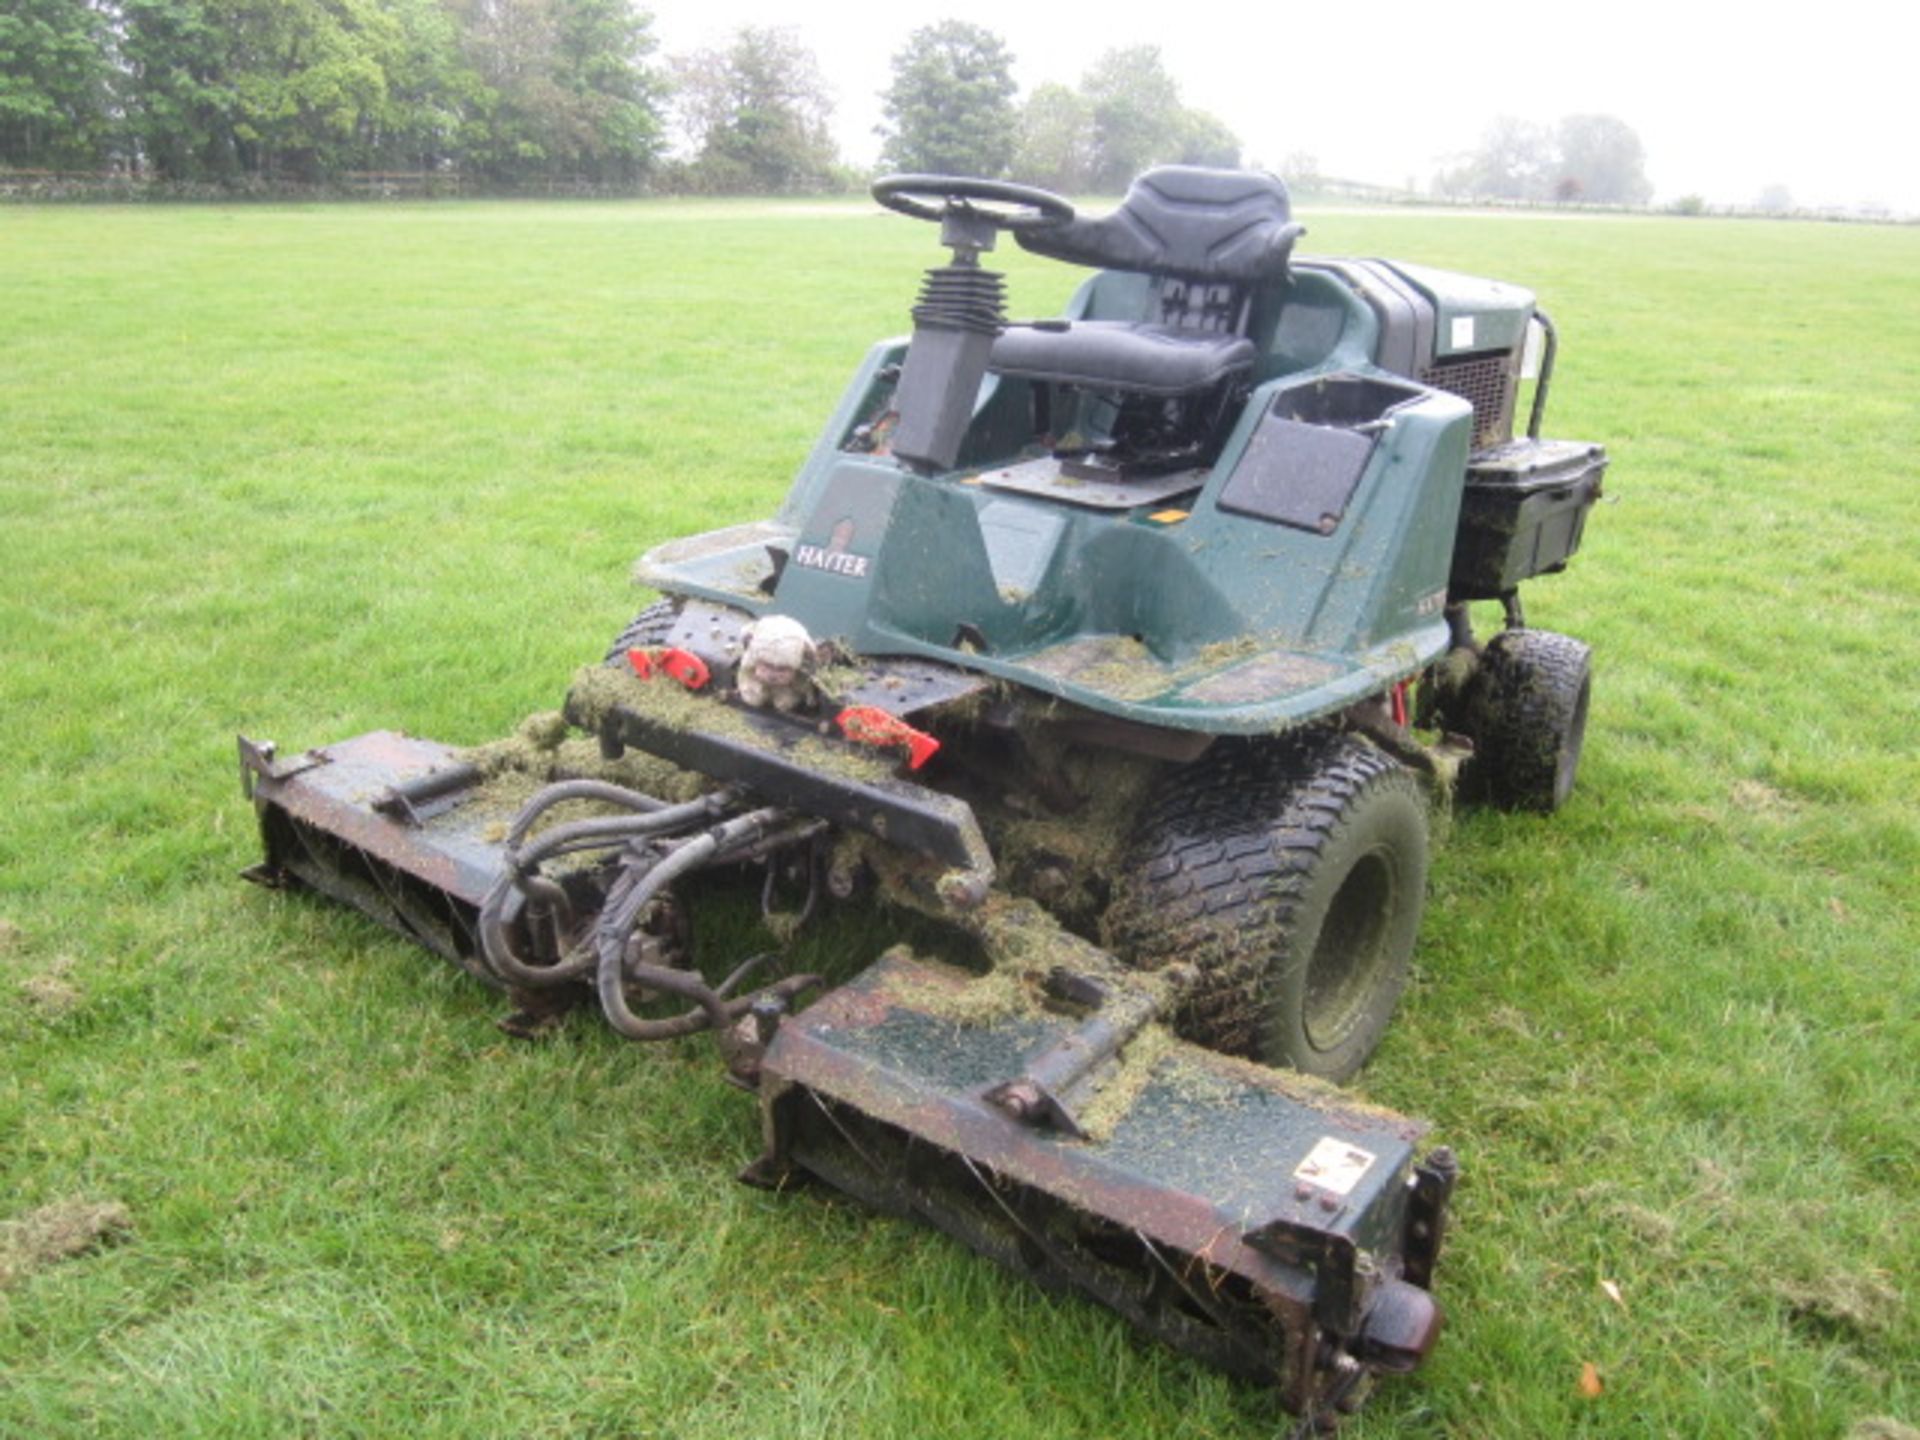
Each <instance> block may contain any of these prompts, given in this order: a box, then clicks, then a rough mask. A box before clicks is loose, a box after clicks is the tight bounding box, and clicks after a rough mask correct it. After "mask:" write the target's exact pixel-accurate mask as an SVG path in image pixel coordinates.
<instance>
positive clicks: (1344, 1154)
mask: <svg viewBox="0 0 1920 1440" xmlns="http://www.w3.org/2000/svg"><path fill="white" fill-rule="evenodd" d="M1377 1158H1378V1157H1377V1156H1376V1155H1374V1154H1373V1152H1372V1151H1370V1150H1362V1149H1361V1148H1360V1147H1359V1146H1358V1145H1352V1144H1349V1143H1348V1142H1347V1141H1345V1140H1336V1139H1335V1138H1334V1137H1333V1136H1331V1135H1322V1136H1321V1137H1320V1138H1319V1139H1318V1140H1317V1141H1315V1142H1314V1146H1313V1149H1311V1150H1309V1151H1308V1152H1307V1158H1306V1159H1304V1160H1302V1161H1301V1162H1300V1163H1299V1165H1298V1166H1296V1167H1295V1169H1294V1172H1293V1178H1294V1179H1296V1180H1304V1181H1306V1182H1307V1183H1308V1184H1309V1185H1318V1186H1319V1187H1320V1188H1321V1189H1322V1190H1331V1191H1332V1192H1333V1193H1334V1194H1335V1195H1350V1194H1352V1193H1353V1187H1354V1186H1356V1185H1358V1184H1359V1183H1360V1177H1361V1176H1363V1175H1365V1174H1366V1173H1367V1171H1368V1170H1370V1169H1372V1168H1373V1162H1374V1161H1375V1160H1376V1159H1377Z"/></svg>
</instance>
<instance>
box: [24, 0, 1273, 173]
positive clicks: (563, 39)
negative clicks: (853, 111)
mask: <svg viewBox="0 0 1920 1440" xmlns="http://www.w3.org/2000/svg"><path fill="white" fill-rule="evenodd" d="M1012 66H1013V55H1012V53H1011V52H1010V51H1009V49H1008V48H1007V45H1006V42H1005V41H1004V40H1003V39H1001V37H999V36H998V35H996V34H994V33H993V32H992V31H990V30H987V29H985V28H983V27H981V26H978V25H973V24H969V23H966V22H963V21H957V20H949V21H943V22H941V23H939V24H936V25H930V26H926V27H924V28H922V29H920V30H917V31H915V32H914V34H913V35H912V36H911V37H909V39H908V40H907V42H906V43H905V45H904V46H903V47H902V48H901V49H900V51H899V53H898V54H897V55H895V57H894V59H893V64H892V74H891V83H890V84H889V85H888V86H887V88H886V89H885V91H884V92H883V93H882V97H881V98H882V106H883V113H884V116H885V119H884V123H883V125H882V127H881V138H882V141H883V151H882V157H883V164H884V165H885V166H886V167H887V168H891V169H901V170H915V171H925V172H932V173H945V174H966V175H980V176H985V177H988V178H996V177H999V176H1003V175H1007V174H1010V173H1011V174H1017V175H1018V176H1019V177H1020V178H1021V179H1023V180H1026V181H1029V182H1031V183H1035V184H1040V185H1046V186H1049V187H1051V188H1053V189H1057V190H1066V191H1073V192H1084V191H1088V190H1118V189H1120V188H1122V187H1124V185H1125V184H1126V182H1127V181H1128V180H1129V179H1131V177H1132V176H1133V175H1135V174H1136V173H1138V172H1139V171H1140V170H1142V169H1145V168H1146V167H1147V166H1149V165H1152V164H1156V163H1160V162H1165V161H1184V162H1188V163H1196V164H1214V165H1232V164H1236V163H1238V161H1239V157H1240V145H1239V141H1238V140H1237V139H1236V137H1235V136H1234V135H1233V134H1232V132H1231V131H1229V130H1228V129H1227V127H1226V126H1225V125H1223V124H1222V123H1221V122H1220V121H1219V120H1218V119H1217V118H1215V117H1214V116H1211V115H1209V114H1207V113H1206V112H1204V111H1201V110H1198V109H1194V108H1192V107H1190V106H1188V105H1187V104H1186V103H1185V101H1184V100H1183V99H1182V97H1181V95H1180V91H1179V87H1178V85H1177V84H1176V83H1175V82H1174V80H1173V78H1172V77H1171V76H1170V75H1169V74H1168V73H1167V71H1166V68H1165V66H1164V64H1163V63H1162V61H1161V58H1160V53H1159V50H1158V48H1157V47H1154V46H1134V47H1128V48H1121V49H1115V50H1111V51H1108V52H1107V53H1106V54H1104V55H1102V56H1100V57H1098V58H1097V59H1096V60H1095V62H1094V63H1093V64H1092V66H1090V67H1089V69H1088V70H1087V71H1086V73H1085V74H1084V75H1083V76H1081V77H1080V79H1079V82H1078V83H1077V85H1072V86H1069V85H1066V84H1062V83H1048V84H1044V85H1041V86H1039V87H1038V88H1036V89H1035V90H1034V91H1033V93H1032V94H1030V95H1028V96H1026V97H1025V98H1024V99H1022V98H1021V97H1020V96H1019V94H1018V87H1017V86H1016V84H1015V82H1014V79H1013V73H1012ZM831 119H832V102H831V98H830V96H829V93H828V90H827V87H826V84H825V82H824V81H823V79H822V77H821V74H820V69H819V66H818V63H817V61H816V60H815V58H814V56H813V54H812V53H811V52H810V51H809V50H808V49H807V48H806V46H805V45H804V44H802V43H801V42H800V40H799V38H798V37H797V35H796V34H795V32H794V31H792V30H790V29H782V28H765V27H752V26H749V27H745V28H742V29H740V30H738V31H737V32H735V33H734V34H733V36H732V37H731V38H730V39H729V40H728V41H727V42H726V43H724V44H722V45H719V46H717V47H714V48H712V49H709V50H702V51H697V52H694V53H691V54H684V55H673V56H663V55H661V54H660V53H659V51H658V46H657V44H656V42H655V39H654V36H653V33H652V21H651V17H650V15H648V13H647V12H645V11H643V10H640V9H638V8H636V7H635V6H634V4H633V3H632V0H6V5H5V8H4V9H0V168H9V169H16V170H21V169H24V170H53V171H102V170H105V171H113V172H119V173H125V174H129V175H135V176H140V177H143V178H150V179H155V180H160V181H172V182H186V183H212V184H217V185H246V184H249V183H262V182H264V183H273V184H295V185H326V184H328V183H331V182H334V181H337V180H339V179H340V178H341V177H343V176H347V175H352V174H361V173H366V172H376V173H377V172H407V173H414V174H448V175H457V176H458V177H459V178H460V180H461V182H462V184H463V185H468V186H474V187H478V188H487V187H498V188H501V189H511V188H514V187H517V186H524V185H529V184H537V183H539V182H541V181H543V180H549V179H554V178H564V179H566V180H568V181H570V182H584V183H587V184H592V185H596V186H602V187H607V188H615V189H628V190H633V191H641V190H667V191H682V192H692V193H704V194H739V193H754V194H804V193H820V192H825V191H832V190H841V189H849V188H856V187H857V186H859V185H860V184H861V183H862V182H863V181H864V178H865V177H864V175H863V174H861V173H858V172H856V171H855V170H853V168H852V167H849V166H848V165H846V164H845V163H844V162H843V161H842V159H841V157H840V156H839V155H838V153H837V151H836V147H835V145H834V143H833V139H832V135H831V132H830V129H829V125H830V121H831Z"/></svg>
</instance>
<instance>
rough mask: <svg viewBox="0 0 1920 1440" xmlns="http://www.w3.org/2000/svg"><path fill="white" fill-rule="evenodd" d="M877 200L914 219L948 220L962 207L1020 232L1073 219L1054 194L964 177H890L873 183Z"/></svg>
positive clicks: (997, 226)
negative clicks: (948, 217)
mask: <svg viewBox="0 0 1920 1440" xmlns="http://www.w3.org/2000/svg"><path fill="white" fill-rule="evenodd" d="M873 198H874V199H876V200H878V201H879V202H880V203H881V204H882V205H884V206H886V207H887V209H889V210H898V211H899V212H900V213H901V214H902V215H911V216H913V218H914V219H916V220H936V221H944V220H945V219H946V218H947V216H948V215H949V214H950V213H952V212H953V211H954V210H955V209H960V210H963V211H965V212H966V213H968V214H970V215H974V216H977V217H979V218H980V219H982V220H984V221H986V222H987V223H988V224H990V225H992V226H993V227H994V228H995V229H999V230H1012V231H1014V232H1016V233H1017V232H1019V231H1022V230H1051V229H1052V228H1053V227H1054V226H1056V225H1064V224H1066V223H1067V222H1068V221H1069V220H1071V219H1073V206H1072V205H1071V204H1069V203H1068V202H1067V201H1065V200H1063V199H1061V198H1060V197H1059V196H1058V195H1056V194H1054V193H1053V192H1052V191H1051V190H1036V189H1035V188H1034V187H1033V186H1031V185H1014V184H1011V183H1010V182H1008V181H1005V180H972V179H968V178H966V177H965V176H961V175H887V176H884V177H882V178H881V179H879V180H876V181H874V182H873ZM930 202H938V203H930ZM975 202H981V203H975ZM994 207H1006V208H994Z"/></svg>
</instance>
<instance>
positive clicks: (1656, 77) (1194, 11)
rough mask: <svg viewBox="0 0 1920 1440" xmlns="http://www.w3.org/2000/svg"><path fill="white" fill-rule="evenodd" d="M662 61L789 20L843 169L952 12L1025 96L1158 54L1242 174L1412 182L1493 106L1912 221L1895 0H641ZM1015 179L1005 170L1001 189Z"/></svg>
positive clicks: (1914, 52) (1706, 170) (1915, 71)
mask: <svg viewBox="0 0 1920 1440" xmlns="http://www.w3.org/2000/svg"><path fill="white" fill-rule="evenodd" d="M653 9H654V32H655V34H656V35H657V36H658V37H659V40H660V42H661V47H662V49H663V50H664V51H666V52H669V53H673V52H680V51H685V50H689V49H694V48H697V47H701V46H706V45H715V44H719V43H721V42H722V41H724V39H725V38H726V36H727V34H728V33H729V32H730V31H731V30H732V29H733V28H734V27H736V26H739V25H743V24H751V25H791V26H793V27H794V28H795V29H796V30H797V31H798V32H799V34H800V37H801V39H802V41H803V42H804V43H806V44H807V45H808V46H809V47H810V48H811V49H812V50H813V51H814V53H815V55H817V56H818V57H819V60H820V65H821V68H822V70H823V71H824V72H825V75H826V78H827V81H828V84H829V85H830V86H831V87H832V89H833V91H834V99H835V104H836V107H837V108H836V112H835V130H836V132H837V134H838V137H839V140H840V145H841V148H842V150H843V152H844V153H845V154H846V156H847V158H849V159H850V160H855V161H859V162H867V161H870V160H871V159H872V158H873V156H874V154H875V152H876V151H877V149H878V144H879V142H878V140H877V139H876V138H875V136H874V134H873V127H874V126H875V125H876V124H877V123H878V122H879V119H880V105H879V92H880V91H881V90H882V89H884V88H885V87H886V85H887V84H888V82H889V81H890V79H891V70H890V68H889V64H888V62H889V60H890V58H891V57H892V55H893V53H894V52H895V51H896V50H897V49H899V48H900V46H901V45H902V44H903V43H904V42H905V40H906V38H907V36H908V34H909V33H910V32H912V31H913V30H914V29H916V28H918V27H919V26H922V25H927V24H931V23H933V22H935V21H937V20H942V19H946V18H948V17H950V16H957V17H959V18H964V19H968V20H971V21H973V22H974V23H976V24H980V25H984V26H986V27H987V28H988V29H990V30H993V31H995V32H997V33H998V34H999V35H1001V36H1002V37H1003V38H1004V39H1005V40H1006V41H1007V42H1008V45H1009V46H1010V48H1011V49H1012V51H1013V53H1014V56H1015V62H1016V63H1015V71H1014V73H1015V77H1016V78H1017V79H1018V80H1019V82H1020V86H1021V93H1022V94H1023V95H1024V94H1025V93H1026V92H1027V91H1028V90H1030V89H1031V88H1032V87H1033V86H1034V85H1036V84H1039V83H1041V82H1044V81H1048V80H1059V81H1062V82H1065V83H1067V84H1073V83H1076V82H1077V81H1078V80H1079V78H1080V74H1081V72H1082V71H1083V70H1084V69H1085V68H1086V66H1087V65H1088V63H1089V62H1090V61H1091V60H1092V59H1093V58H1094V56H1096V55H1097V54H1099V53H1100V52H1101V51H1102V50H1105V49H1108V48H1110V47H1113V46H1119V45H1136V44H1155V45H1158V46H1160V49H1161V54H1162V58H1163V59H1164V60H1165V62H1166V65H1167V68H1168V70H1169V71H1170V72H1171V73H1172V74H1173V76H1174V77H1175V79H1176V80H1178V81H1179V82H1180V86H1181V91H1182V94H1183V95H1184V96H1185V98H1186V101H1187V103H1188V104H1190V105H1197V106H1199V107H1201V108H1203V109H1207V110H1211V111H1213V112H1214V113H1215V114H1216V115H1218V116H1219V117H1220V118H1221V119H1222V120H1224V121H1225V122H1226V123H1227V124H1228V126H1230V127H1231V128H1232V129H1233V131H1234V132H1235V133H1236V134H1238V135H1239V137H1240V140H1241V143H1242V144H1243V145H1244V147H1245V149H1244V151H1243V154H1244V156H1245V157H1246V158H1247V159H1248V160H1250V161H1258V162H1260V163H1263V164H1267V165H1270V166H1275V167H1277V166H1278V165H1279V163H1280V161H1281V160H1282V158H1283V157H1285V156H1286V155H1288V154H1289V153H1292V152H1295V151H1305V152H1307V153H1309V154H1311V155H1314V156H1316V157H1317V158H1318V159H1319V161H1320V167H1321V170H1322V171H1323V173H1325V174H1328V175H1333V176H1338V177H1340V178H1343V179H1351V180H1366V181H1374V182H1377V183H1381V184H1392V185H1399V184H1404V183H1406V181H1407V180H1409V179H1415V180H1417V181H1418V182H1420V183H1421V184H1422V185H1424V184H1425V182H1426V181H1427V179H1428V178H1429V177H1430V176H1431V175H1432V174H1433V172H1434V171H1435V170H1436V169H1438V168H1440V167H1441V166H1442V165H1443V164H1445V163H1446V162H1447V161H1448V159H1449V157H1451V156H1454V155H1457V154H1458V153H1460V152H1462V151H1465V150H1469V149H1471V148H1473V145H1474V143H1475V141H1476V139H1477V137H1478V136H1479V134H1480V132H1481V130H1482V129H1483V128H1484V127H1485V125H1486V123H1487V122H1488V121H1489V120H1490V119H1492V118H1493V117H1494V116H1495V115H1497V114H1510V115H1516V116H1520V117H1521V118H1523V119H1528V120H1537V121H1543V122H1548V123H1551V122H1552V121H1555V120H1557V119H1559V118H1560V117H1561V116H1562V115H1568V114H1575V113H1580V112H1586V111H1604V112H1608V113H1611V114H1614V115H1618V116H1619V117H1620V118H1621V119H1623V120H1625V121H1626V122H1627V123H1628V124H1629V125H1631V126H1632V127H1633V128H1634V130H1635V131H1636V132H1637V133H1638V134H1639V136H1640V139H1641V141H1642V143H1643V144H1644V145H1645V146H1646V151H1647V174H1648V176H1649V178H1651V180H1652V181H1653V184H1654V189H1655V199H1656V201H1665V200H1671V199H1673V198H1674V197H1676V196H1680V195H1686V194H1699V195H1702V196H1704V197H1705V198H1706V199H1707V200H1708V201H1709V202H1711V203H1728V204H1746V203H1750V202H1752V201H1753V200H1754V199H1755V197H1756V196H1758V194H1759V192H1760V190H1761V188H1762V187H1764V186H1767V185H1770V184H1776V183H1777V184H1782V185H1785V186H1786V187H1787V188H1788V189H1789V190H1790V191H1791V192H1792V195H1793V199H1794V201H1795V203H1797V204H1800V205H1810V206H1811V205H1841V206H1862V205H1878V206H1883V207H1886V208H1889V209H1891V210H1894V211H1896V212H1901V213H1912V214H1920V154H1916V149H1917V148H1920V102H1917V100H1916V92H1920V7H1915V6H1913V5H1911V4H1909V3H1906V0H1884V3H1882V4H1871V5H1870V4H1868V3H1866V0H1828V3H1826V4H1814V5H1808V4H1795V5H1792V6H1787V5H1774V6H1770V5H1767V4H1765V3H1764V0H1761V3H1758V4H1755V3H1748V4H1746V5H1741V6H1738V7H1736V6H1732V5H1725V6H1714V7H1712V8H1711V9H1708V8H1707V7H1696V6H1694V5H1693V4H1691V3H1689V0H1671V3H1667V4H1657V3H1648V0H1601V3H1598V4H1591V5H1583V6H1580V7H1578V8H1573V7H1566V6H1562V5H1556V4H1555V3H1554V0H1531V3H1514V0H1456V3H1453V4H1448V3H1444V0H1427V3H1409V0H1369V3H1365V4H1354V3H1349V4H1346V5H1342V6H1335V5H1315V6H1308V5H1291V6H1285V7H1282V6H1279V5H1274V4H1264V5H1254V6H1247V7H1244V8H1240V7H1232V8H1230V7H1229V6H1227V5H1224V4H1221V3H1219V0H1213V3H1209V4H1200V5H1185V6H1182V5H1176V4H1171V3H1168V0H1159V3H1156V4H1145V3H1140V0H1101V3H1098V4H1085V5H1060V4H1049V3H1046V0H1039V3H1035V0H968V3H966V4H964V5H963V4H960V3H957V0H894V3H892V4H878V5H861V6H859V7H858V8H857V9H856V8H853V7H847V8H844V9H843V8H838V7H834V8H827V7H821V8H818V9H812V10H806V11H800V10H798V9H796V7H794V6H793V5H792V3H791V0H788V3H785V4H782V3H778V0H699V3H697V4H696V3H692V0H653ZM1014 178H1016V179H1017V178H1019V177H1017V176H1016V177H1014Z"/></svg>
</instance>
